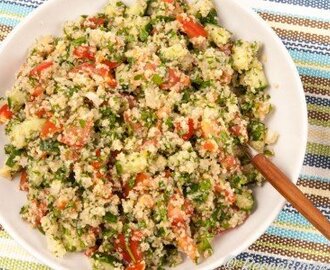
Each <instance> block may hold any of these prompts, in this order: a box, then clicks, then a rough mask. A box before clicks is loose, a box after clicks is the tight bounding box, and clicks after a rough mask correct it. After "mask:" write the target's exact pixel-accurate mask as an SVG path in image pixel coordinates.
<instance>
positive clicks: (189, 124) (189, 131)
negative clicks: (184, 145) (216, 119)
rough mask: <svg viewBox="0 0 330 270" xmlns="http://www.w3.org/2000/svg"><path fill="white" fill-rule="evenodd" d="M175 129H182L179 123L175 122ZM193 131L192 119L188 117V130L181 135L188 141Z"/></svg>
mask: <svg viewBox="0 0 330 270" xmlns="http://www.w3.org/2000/svg"><path fill="white" fill-rule="evenodd" d="M176 129H177V130H178V131H180V130H181V129H182V127H181V125H180V123H178V124H176ZM194 133H195V127H194V120H193V119H191V118H188V131H187V133H185V134H183V135H182V136H181V137H182V139H184V140H185V141H188V140H189V139H190V138H191V137H192V136H193V135H194Z"/></svg>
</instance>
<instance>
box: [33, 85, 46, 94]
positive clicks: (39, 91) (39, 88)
mask: <svg viewBox="0 0 330 270" xmlns="http://www.w3.org/2000/svg"><path fill="white" fill-rule="evenodd" d="M43 93H44V89H43V88H42V86H41V85H38V86H36V87H35V88H34V89H33V92H32V94H31V95H32V96H33V97H39V96H41V95H42V94H43Z"/></svg>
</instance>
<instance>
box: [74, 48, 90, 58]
mask: <svg viewBox="0 0 330 270" xmlns="http://www.w3.org/2000/svg"><path fill="white" fill-rule="evenodd" d="M73 54H74V56H75V57H77V58H79V59H88V60H94V58H95V52H94V48H93V47H91V46H79V47H77V48H75V49H74V50H73Z"/></svg>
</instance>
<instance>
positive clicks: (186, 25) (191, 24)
mask: <svg viewBox="0 0 330 270" xmlns="http://www.w3.org/2000/svg"><path fill="white" fill-rule="evenodd" d="M176 20H177V21H178V22H179V23H180V24H181V25H182V28H183V31H184V32H185V33H186V34H187V36H188V37H189V38H195V37H207V32H206V30H205V29H204V27H203V26H202V25H201V24H199V23H198V22H196V21H195V20H194V19H193V18H192V17H187V18H186V17H184V16H182V15H178V16H177V17H176Z"/></svg>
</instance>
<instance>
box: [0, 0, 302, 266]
mask: <svg viewBox="0 0 330 270" xmlns="http://www.w3.org/2000/svg"><path fill="white" fill-rule="evenodd" d="M213 1H217V0H213ZM230 1H231V4H233V5H235V6H236V7H237V8H239V9H241V10H242V11H243V12H244V13H247V15H249V16H250V17H251V18H253V19H254V20H255V21H256V22H257V23H258V24H259V25H260V26H261V27H263V28H264V30H265V31H267V32H268V34H269V35H270V37H271V38H272V39H273V41H274V42H276V45H277V47H278V48H280V50H281V52H282V53H283V56H284V57H285V58H286V61H287V64H288V68H289V69H291V71H292V72H293V74H294V77H293V78H292V79H293V80H294V83H295V85H296V86H297V89H298V88H299V89H300V91H298V93H297V94H298V96H299V101H298V102H299V103H300V105H301V106H302V107H301V113H302V115H301V120H302V130H303V133H302V134H301V141H302V146H301V149H300V153H299V154H298V155H297V156H298V158H297V164H300V165H299V166H296V168H295V170H294V171H292V175H293V177H292V179H291V180H292V182H293V183H294V184H296V183H297V181H298V177H299V174H300V171H301V169H302V166H303V161H304V157H305V154H306V145H307V131H308V117H307V104H306V100H305V95H304V88H303V84H302V82H301V79H300V76H299V73H298V70H297V68H296V65H295V64H294V61H293V59H292V58H291V56H290V54H289V52H288V50H287V49H286V48H285V46H284V44H283V43H282V41H281V39H280V38H279V36H278V35H277V34H276V33H275V31H274V30H273V29H272V28H271V27H270V26H269V25H268V24H267V22H266V21H264V20H263V19H262V18H261V17H260V16H259V15H258V14H257V12H256V11H254V10H253V8H252V7H251V6H250V5H248V4H246V5H244V4H243V3H241V2H239V0H230ZM54 2H56V0H48V1H47V2H44V3H42V4H41V5H40V6H38V7H37V8H36V9H34V10H33V11H31V12H30V13H29V14H28V15H27V16H26V17H24V19H23V20H22V21H20V22H19V24H18V25H17V26H16V27H14V29H13V30H12V31H11V32H10V33H9V34H8V36H7V37H6V38H5V40H4V41H3V42H2V44H1V45H0V55H1V54H2V53H3V50H4V49H5V48H6V47H7V46H8V44H10V43H11V42H12V40H13V39H14V38H15V36H16V34H17V33H18V32H20V31H21V29H22V28H23V27H24V26H25V24H26V23H28V22H29V21H30V20H33V19H34V17H35V16H36V15H37V14H38V13H39V12H42V11H43V10H46V9H47V8H48V6H51V5H53V3H54ZM285 203H286V200H285V199H284V198H283V197H281V199H280V201H279V202H278V205H277V206H276V207H274V208H273V209H272V211H271V212H270V214H269V215H268V216H267V218H266V219H265V220H264V221H263V222H262V225H260V226H259V228H258V231H256V232H255V233H254V234H253V235H251V236H250V237H249V239H248V240H246V241H244V243H243V244H241V245H239V246H238V247H237V248H235V249H234V251H233V252H232V254H229V255H228V256H227V257H225V258H223V259H221V260H216V261H214V262H213V263H210V264H209V265H207V266H205V267H204V268H203V270H206V269H215V268H217V267H219V266H221V265H223V264H225V263H226V262H227V261H228V260H230V259H232V258H234V257H235V256H237V255H238V254H240V253H241V252H243V251H244V250H246V249H247V248H248V247H249V246H250V245H251V244H252V243H254V242H255V241H256V240H257V239H258V238H259V237H260V236H261V235H262V234H263V233H264V232H265V231H266V230H267V228H268V227H269V226H270V225H271V223H272V222H273V221H274V220H275V219H276V217H277V216H278V215H279V213H280V212H281V210H282V208H283V207H284V205H285ZM0 224H1V225H2V227H3V228H4V229H5V231H6V232H7V233H8V234H9V235H10V236H11V237H12V238H13V239H14V240H15V241H16V242H17V243H18V244H19V245H21V246H22V247H23V248H24V249H25V250H26V251H28V252H29V253H30V254H31V255H32V256H34V257H35V258H36V259H37V260H39V261H40V262H41V263H44V264H45V265H47V266H49V267H51V268H54V269H63V270H64V269H67V268H65V267H63V266H61V265H60V263H56V262H55V261H52V260H49V259H47V258H46V257H44V256H42V254H41V253H40V252H39V251H38V250H37V249H35V248H33V247H32V246H30V245H29V243H28V242H27V241H26V240H24V239H23V238H22V237H21V236H20V235H19V233H18V232H16V230H15V229H13V228H12V227H11V226H10V225H9V224H8V223H7V222H6V219H5V218H4V217H3V215H2V213H1V212H0Z"/></svg>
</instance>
